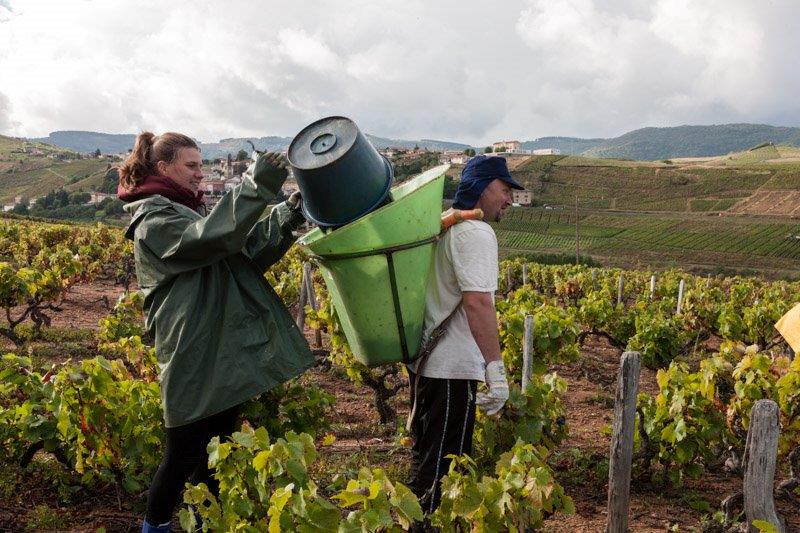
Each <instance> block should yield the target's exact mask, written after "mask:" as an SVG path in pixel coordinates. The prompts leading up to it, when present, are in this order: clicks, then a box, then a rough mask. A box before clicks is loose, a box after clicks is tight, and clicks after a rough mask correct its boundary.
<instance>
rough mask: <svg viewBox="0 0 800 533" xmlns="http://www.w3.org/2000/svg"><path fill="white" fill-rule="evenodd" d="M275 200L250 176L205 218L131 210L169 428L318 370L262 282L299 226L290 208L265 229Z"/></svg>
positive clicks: (161, 209) (155, 206) (172, 206)
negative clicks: (267, 209) (269, 207)
mask: <svg viewBox="0 0 800 533" xmlns="http://www.w3.org/2000/svg"><path fill="white" fill-rule="evenodd" d="M274 196H275V195H274V194H273V193H272V192H270V191H269V190H268V189H267V188H265V187H259V186H256V183H255V182H254V181H253V179H252V177H250V176H248V175H246V176H245V178H244V180H243V182H242V183H241V185H239V186H237V187H236V188H235V189H233V190H232V191H231V192H230V193H228V194H227V195H225V196H224V197H223V198H222V199H221V200H220V202H219V203H218V204H217V205H216V207H214V209H213V210H212V211H211V213H210V214H209V215H208V216H206V217H202V216H201V215H199V214H198V213H196V212H195V211H193V210H191V209H189V208H188V207H185V206H183V205H181V204H179V203H176V202H173V201H170V200H168V199H167V198H165V197H163V196H161V195H154V196H150V197H148V198H144V199H142V200H137V201H135V202H131V203H129V204H127V205H126V206H125V209H126V210H127V211H128V212H129V213H131V215H132V220H131V223H130V226H129V227H128V230H127V232H126V236H127V237H128V238H129V239H132V240H133V241H134V255H135V257H136V275H137V277H138V281H139V287H140V289H141V291H142V292H143V293H144V311H145V325H146V327H147V329H148V331H149V332H150V333H151V334H152V335H153V337H154V338H155V345H156V355H157V357H158V362H159V366H160V368H161V374H160V381H161V398H162V403H163V406H164V419H165V422H166V427H176V426H182V425H184V424H188V423H190V422H194V421H196V420H198V419H201V418H204V417H207V416H210V415H213V414H216V413H219V412H220V411H223V410H225V409H228V408H229V407H233V406H234V405H237V404H240V403H242V402H244V401H245V400H248V399H250V398H252V397H254V396H257V395H259V394H261V393H263V392H265V391H267V390H269V389H271V388H273V387H275V386H276V385H278V384H280V383H281V382H284V381H286V380H288V379H291V378H293V377H295V376H297V375H299V374H300V373H301V372H303V370H305V369H306V368H308V367H309V366H311V365H312V363H313V356H312V354H311V352H310V350H309V348H308V344H307V342H306V340H305V338H304V337H303V335H302V333H301V332H300V331H299V330H298V328H297V326H296V325H295V323H294V321H293V320H292V318H291V316H290V315H289V312H288V311H287V310H286V308H285V307H284V305H283V303H282V302H281V300H280V299H279V298H278V296H277V294H275V291H274V290H273V289H272V287H270V285H269V284H268V283H267V281H266V280H265V279H264V272H265V271H266V270H267V268H269V266H270V265H272V264H273V263H275V262H276V261H278V260H279V259H280V258H281V257H282V256H283V254H284V253H285V252H286V251H287V250H288V249H289V247H290V246H291V245H292V243H293V242H294V238H293V237H292V233H291V231H292V230H293V229H295V228H296V227H298V226H299V225H300V224H301V223H302V222H303V217H302V215H300V214H299V213H295V212H292V211H291V210H290V209H289V207H288V205H287V204H286V203H281V204H278V205H277V206H275V207H274V208H273V209H272V211H271V212H270V213H269V215H268V216H267V217H266V218H264V219H263V220H261V221H259V218H260V217H261V215H262V214H263V213H264V209H265V207H266V205H267V202H269V201H270V200H272V199H273V198H274Z"/></svg>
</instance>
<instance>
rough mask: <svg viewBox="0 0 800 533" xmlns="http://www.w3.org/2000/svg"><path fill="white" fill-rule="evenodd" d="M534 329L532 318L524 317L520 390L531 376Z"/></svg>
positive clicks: (529, 316) (525, 385)
mask: <svg viewBox="0 0 800 533" xmlns="http://www.w3.org/2000/svg"><path fill="white" fill-rule="evenodd" d="M534 327H535V325H534V320H533V316H531V315H526V316H525V334H524V335H523V337H522V390H525V387H527V386H528V383H530V382H531V376H532V375H533V348H534V336H533V333H534V330H533V328H534Z"/></svg>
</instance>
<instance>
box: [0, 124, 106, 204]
mask: <svg viewBox="0 0 800 533" xmlns="http://www.w3.org/2000/svg"><path fill="white" fill-rule="evenodd" d="M55 156H60V157H68V158H71V159H68V160H61V159H57V158H55ZM75 157H77V154H74V153H73V152H71V151H69V150H65V149H63V148H57V147H55V146H50V145H47V144H43V143H38V142H29V141H24V140H21V139H16V138H13V137H4V136H0V202H3V203H10V202H12V201H13V200H14V197H16V196H23V197H26V198H35V197H38V196H43V195H45V194H47V193H48V192H50V191H53V190H56V189H60V188H62V187H64V188H66V189H67V190H69V191H75V190H78V189H83V190H90V189H92V188H94V187H96V186H97V185H99V184H100V183H102V178H103V175H104V174H105V172H106V169H107V167H108V165H109V161H108V160H105V159H74V158H75Z"/></svg>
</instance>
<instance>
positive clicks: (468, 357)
mask: <svg viewBox="0 0 800 533" xmlns="http://www.w3.org/2000/svg"><path fill="white" fill-rule="evenodd" d="M497 276H498V266H497V237H495V234H494V230H493V229H492V227H491V226H490V225H489V224H487V223H486V222H483V221H480V220H467V221H464V222H460V223H458V224H456V225H454V226H453V227H451V228H450V229H449V230H448V231H447V232H446V233H445V234H444V236H443V237H442V239H441V240H440V241H439V243H438V244H437V246H436V255H435V258H434V266H433V271H432V272H431V277H430V279H429V280H428V287H427V292H426V295H425V329H424V337H425V338H427V337H428V335H430V333H431V331H433V329H434V328H435V327H436V326H438V325H439V324H441V323H442V321H444V320H445V319H446V318H447V317H448V316H449V315H450V313H451V312H452V311H453V309H455V308H456V306H458V311H456V314H455V315H454V316H453V318H452V319H451V320H450V322H449V324H448V325H447V329H446V332H445V335H444V336H443V337H442V338H441V339H440V340H439V343H438V344H437V345H436V348H434V350H433V352H431V354H430V355H429V356H428V359H427V361H426V362H425V363H424V364H423V365H422V369H421V373H420V374H421V375H422V376H425V377H429V378H440V379H471V380H477V381H483V379H484V369H485V366H486V365H485V362H484V359H483V354H482V353H481V350H480V348H478V345H477V344H476V343H475V339H474V338H473V337H472V332H471V331H470V329H469V323H468V322H467V314H466V312H465V311H464V307H463V306H462V305H461V297H462V292H464V291H476V292H489V293H491V294H492V302H494V291H496V290H497ZM410 367H411V369H412V370H413V371H415V372H416V367H417V364H416V363H413V364H412V365H410Z"/></svg>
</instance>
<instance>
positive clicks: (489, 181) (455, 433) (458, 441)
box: [409, 155, 523, 514]
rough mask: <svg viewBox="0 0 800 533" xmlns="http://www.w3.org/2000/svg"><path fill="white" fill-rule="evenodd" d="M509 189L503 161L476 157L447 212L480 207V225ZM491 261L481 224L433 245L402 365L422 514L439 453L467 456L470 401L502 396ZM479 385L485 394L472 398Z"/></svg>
mask: <svg viewBox="0 0 800 533" xmlns="http://www.w3.org/2000/svg"><path fill="white" fill-rule="evenodd" d="M511 189H523V187H522V186H521V185H520V184H518V183H517V182H516V181H514V179H513V178H512V177H511V174H510V173H509V172H508V167H507V166H506V160H505V159H504V158H502V157H487V156H483V155H480V156H476V157H473V158H472V159H471V160H470V161H469V162H468V163H467V165H466V166H465V167H464V170H463V171H462V172H461V181H460V182H459V184H458V189H457V190H456V196H455V201H454V203H453V208H454V209H474V208H480V209H482V210H483V214H484V220H487V221H494V222H498V221H499V220H500V219H501V218H502V217H503V215H505V212H506V209H507V208H508V206H509V205H511ZM497 263H498V259H497V238H496V237H495V234H494V230H493V229H492V227H491V226H490V225H489V224H487V223H486V222H484V221H481V220H467V221H464V222H461V223H459V224H456V225H455V226H453V227H452V228H450V229H449V230H448V231H447V233H445V234H444V235H443V236H442V239H441V240H440V241H439V244H438V246H437V248H436V256H435V262H434V267H433V271H432V272H431V277H430V280H429V282H428V288H427V295H426V310H425V332H424V338H425V339H427V340H426V342H425V343H424V344H423V353H425V352H427V354H426V355H423V356H421V358H420V359H418V360H417V361H415V362H414V363H412V364H411V365H410V366H409V370H410V377H411V402H412V406H413V407H412V414H411V416H410V430H411V436H412V439H413V446H412V463H411V481H410V486H411V488H412V490H413V491H414V493H415V494H416V495H417V496H418V497H419V498H420V503H421V504H422V508H423V511H424V512H425V513H426V514H430V513H432V512H433V511H434V510H435V509H436V508H437V507H438V506H439V501H440V499H441V491H440V488H439V480H440V479H441V478H442V476H444V475H445V474H446V473H447V471H448V469H449V467H450V460H449V459H446V456H447V455H449V454H453V455H461V454H465V453H466V454H469V453H471V451H472V431H473V428H474V425H475V406H476V403H477V405H478V406H479V407H480V408H481V409H482V410H483V411H484V412H486V414H488V415H493V414H496V413H497V412H498V411H500V409H501V408H502V407H503V404H504V403H505V401H506V400H507V399H508V382H507V381H506V376H505V368H504V366H503V360H502V358H501V357H500V341H499V337H498V332H497V314H496V312H495V308H494V291H496V290H497V278H498V265H497ZM434 344H435V346H432V345H434ZM479 381H483V382H485V383H486V385H487V388H488V391H487V392H486V393H479V394H477V395H476V390H477V385H478V382H479Z"/></svg>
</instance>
